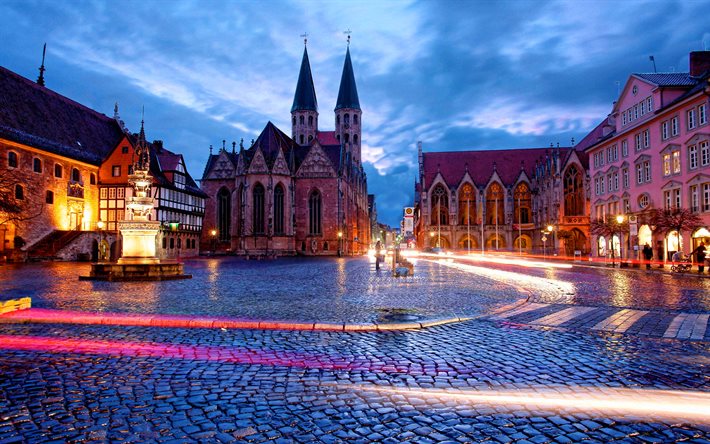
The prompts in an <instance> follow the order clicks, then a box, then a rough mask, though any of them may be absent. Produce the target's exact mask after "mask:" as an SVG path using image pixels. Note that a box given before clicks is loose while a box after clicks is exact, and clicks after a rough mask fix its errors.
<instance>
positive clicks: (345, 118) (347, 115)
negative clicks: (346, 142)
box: [343, 113, 350, 125]
mask: <svg viewBox="0 0 710 444" xmlns="http://www.w3.org/2000/svg"><path fill="white" fill-rule="evenodd" d="M343 123H345V124H346V125H350V114H348V113H345V115H344V116H343Z"/></svg>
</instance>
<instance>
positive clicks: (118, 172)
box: [111, 165, 121, 177]
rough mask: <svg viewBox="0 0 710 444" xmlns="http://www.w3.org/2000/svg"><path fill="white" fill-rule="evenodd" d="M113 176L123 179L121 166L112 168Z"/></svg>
mask: <svg viewBox="0 0 710 444" xmlns="http://www.w3.org/2000/svg"><path fill="white" fill-rule="evenodd" d="M111 176H113V177H121V165H114V166H112V167H111Z"/></svg>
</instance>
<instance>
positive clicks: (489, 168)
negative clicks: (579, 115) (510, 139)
mask: <svg viewBox="0 0 710 444" xmlns="http://www.w3.org/2000/svg"><path fill="white" fill-rule="evenodd" d="M553 149H555V150H556V149H557V148H527V149H526V148H521V149H510V150H485V151H483V150H481V151H444V152H433V153H423V157H424V180H425V181H426V182H425V183H426V188H429V187H431V184H432V183H433V181H434V179H435V178H436V175H437V173H438V172H441V174H442V176H443V178H444V181H446V184H447V185H448V186H449V187H455V186H458V185H459V183H460V182H461V179H463V177H464V174H466V171H468V174H469V175H470V176H471V179H473V181H474V183H475V184H476V185H477V186H483V185H486V184H488V181H489V180H490V178H491V176H492V175H493V166H494V164H495V170H496V171H497V172H498V175H499V176H500V178H501V180H502V181H503V184H504V185H512V184H514V183H515V182H516V180H517V179H518V176H520V171H521V166H522V168H524V170H525V173H526V174H527V175H528V177H530V178H532V177H533V173H534V170H535V161H537V160H540V159H544V158H545V156H546V155H548V154H551V152H552V150H553ZM559 149H560V152H562V153H566V152H567V151H569V150H570V149H571V148H568V147H564V148H559Z"/></svg>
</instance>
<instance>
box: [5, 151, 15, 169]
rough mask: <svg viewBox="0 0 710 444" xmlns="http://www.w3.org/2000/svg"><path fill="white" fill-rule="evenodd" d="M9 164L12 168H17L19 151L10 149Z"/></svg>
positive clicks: (8, 154)
mask: <svg viewBox="0 0 710 444" xmlns="http://www.w3.org/2000/svg"><path fill="white" fill-rule="evenodd" d="M7 166H9V167H10V168H17V153H16V152H14V151H9V152H8V153H7Z"/></svg>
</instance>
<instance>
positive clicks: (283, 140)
mask: <svg viewBox="0 0 710 444" xmlns="http://www.w3.org/2000/svg"><path fill="white" fill-rule="evenodd" d="M295 146H296V143H295V142H294V141H293V140H291V138H290V137H288V136H287V135H286V134H285V133H284V132H283V131H281V130H280V129H278V128H277V127H276V125H274V124H273V123H271V122H270V121H269V122H268V123H267V124H266V126H265V127H264V130H263V131H262V132H261V134H259V137H257V138H256V141H254V145H252V146H251V147H250V148H249V149H248V150H247V152H248V153H249V158H250V159H251V157H252V156H253V155H254V152H256V149H257V147H259V148H261V152H262V153H263V154H264V159H265V160H266V163H267V164H268V166H269V168H271V167H272V166H273V164H274V161H275V160H276V156H277V155H278V153H279V150H282V151H283V153H284V157H285V159H286V161H287V162H288V159H289V154H290V152H291V150H292V149H294V148H295Z"/></svg>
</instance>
